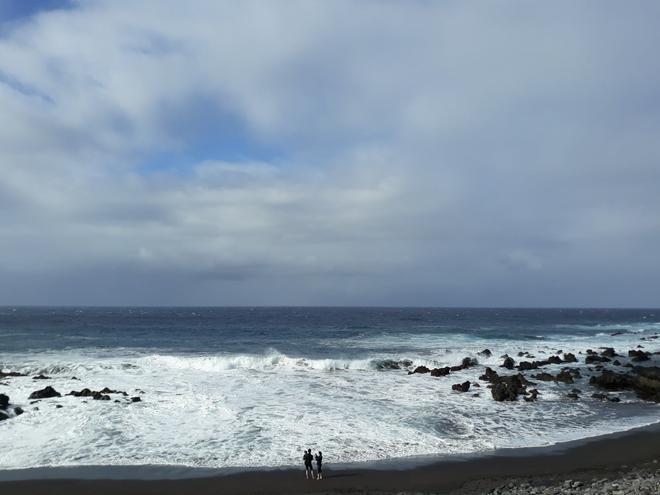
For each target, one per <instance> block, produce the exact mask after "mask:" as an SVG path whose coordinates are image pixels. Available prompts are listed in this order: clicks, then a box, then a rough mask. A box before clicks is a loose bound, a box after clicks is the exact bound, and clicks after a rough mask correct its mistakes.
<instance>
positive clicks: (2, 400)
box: [0, 394, 9, 411]
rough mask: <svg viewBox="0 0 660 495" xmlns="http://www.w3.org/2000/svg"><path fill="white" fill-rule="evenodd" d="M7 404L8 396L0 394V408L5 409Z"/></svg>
mask: <svg viewBox="0 0 660 495" xmlns="http://www.w3.org/2000/svg"><path fill="white" fill-rule="evenodd" d="M7 406H9V397H8V396H7V395H5V394H0V410H2V411H4V410H6V409H7Z"/></svg>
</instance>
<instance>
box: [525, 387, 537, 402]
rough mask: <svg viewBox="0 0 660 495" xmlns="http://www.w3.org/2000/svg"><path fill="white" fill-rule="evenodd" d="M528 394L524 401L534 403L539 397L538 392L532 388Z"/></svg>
mask: <svg viewBox="0 0 660 495" xmlns="http://www.w3.org/2000/svg"><path fill="white" fill-rule="evenodd" d="M528 392H529V396H528V397H525V401H527V402H534V401H535V400H536V399H537V397H538V395H539V391H538V390H536V389H535V388H533V389H532V390H529V391H528Z"/></svg>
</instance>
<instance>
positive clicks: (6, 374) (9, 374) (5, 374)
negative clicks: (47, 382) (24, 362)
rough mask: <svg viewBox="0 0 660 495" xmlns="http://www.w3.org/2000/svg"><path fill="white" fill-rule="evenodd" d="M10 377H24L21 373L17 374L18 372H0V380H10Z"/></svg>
mask: <svg viewBox="0 0 660 495" xmlns="http://www.w3.org/2000/svg"><path fill="white" fill-rule="evenodd" d="M12 376H26V375H24V374H23V373H19V372H18V371H7V372H3V371H0V378H10V377H12Z"/></svg>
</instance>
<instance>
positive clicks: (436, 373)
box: [431, 366, 451, 376]
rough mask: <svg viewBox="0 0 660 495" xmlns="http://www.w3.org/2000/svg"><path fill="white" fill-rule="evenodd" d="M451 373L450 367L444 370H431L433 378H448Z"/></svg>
mask: <svg viewBox="0 0 660 495" xmlns="http://www.w3.org/2000/svg"><path fill="white" fill-rule="evenodd" d="M450 372H451V370H450V369H449V367H448V366H445V367H444V368H434V369H432V370H431V376H447V375H448V374H449V373H450Z"/></svg>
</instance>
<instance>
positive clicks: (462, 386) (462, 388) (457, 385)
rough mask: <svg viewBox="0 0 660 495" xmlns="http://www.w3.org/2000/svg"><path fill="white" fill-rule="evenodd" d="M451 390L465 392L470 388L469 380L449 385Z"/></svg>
mask: <svg viewBox="0 0 660 495" xmlns="http://www.w3.org/2000/svg"><path fill="white" fill-rule="evenodd" d="M451 389H452V390H455V391H457V392H467V391H468V390H470V382H469V381H467V382H463V383H455V384H454V385H452V386H451Z"/></svg>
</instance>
